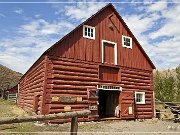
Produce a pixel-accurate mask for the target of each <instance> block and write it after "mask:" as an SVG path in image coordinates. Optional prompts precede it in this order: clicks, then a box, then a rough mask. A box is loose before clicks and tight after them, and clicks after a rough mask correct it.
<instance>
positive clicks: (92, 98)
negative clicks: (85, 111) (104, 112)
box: [87, 89, 99, 119]
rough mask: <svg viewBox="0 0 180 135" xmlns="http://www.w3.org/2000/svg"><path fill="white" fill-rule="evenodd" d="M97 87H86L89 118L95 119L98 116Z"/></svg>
mask: <svg viewBox="0 0 180 135" xmlns="http://www.w3.org/2000/svg"><path fill="white" fill-rule="evenodd" d="M98 92H99V90H98V89H87V96H88V106H89V110H90V111H91V115H90V116H89V119H96V118H99V115H98V98H99V97H98Z"/></svg>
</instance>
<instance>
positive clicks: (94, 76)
mask: <svg viewBox="0 0 180 135" xmlns="http://www.w3.org/2000/svg"><path fill="white" fill-rule="evenodd" d="M49 72H50V73H51V74H61V75H69V76H83V77H92V78H98V74H97V73H83V72H77V71H76V72H71V71H60V70H51V71H49Z"/></svg>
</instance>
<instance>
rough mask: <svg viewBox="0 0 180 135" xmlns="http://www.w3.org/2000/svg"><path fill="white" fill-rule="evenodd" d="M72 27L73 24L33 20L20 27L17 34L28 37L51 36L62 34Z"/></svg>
mask: <svg viewBox="0 0 180 135" xmlns="http://www.w3.org/2000/svg"><path fill="white" fill-rule="evenodd" d="M73 27H74V25H73V24H71V23H70V22H67V21H55V22H52V23H50V22H47V21H45V20H44V19H37V20H33V21H31V22H30V23H28V24H25V25H22V26H21V27H20V28H19V33H22V34H27V35H28V36H47V35H51V34H64V32H65V31H62V29H66V32H67V31H69V30H71V29H72V28H73Z"/></svg>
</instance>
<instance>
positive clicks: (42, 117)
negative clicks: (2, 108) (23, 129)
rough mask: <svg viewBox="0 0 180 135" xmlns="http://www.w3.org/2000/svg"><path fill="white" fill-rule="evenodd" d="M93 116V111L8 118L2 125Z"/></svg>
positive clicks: (3, 119) (2, 121)
mask: <svg viewBox="0 0 180 135" xmlns="http://www.w3.org/2000/svg"><path fill="white" fill-rule="evenodd" d="M90 114H91V111H89V110H84V111H76V112H66V113H59V114H49V115H36V116H26V117H22V116H21V117H8V118H1V119H0V125H1V124H11V123H21V122H32V121H44V120H55V119H66V118H72V117H84V116H88V115H90Z"/></svg>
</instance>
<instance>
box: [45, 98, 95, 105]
mask: <svg viewBox="0 0 180 135" xmlns="http://www.w3.org/2000/svg"><path fill="white" fill-rule="evenodd" d="M57 103H60V102H57V101H54V102H53V101H52V102H51V99H50V102H48V104H57ZM63 104H66V105H70V104H72V103H68V102H67V103H64V102H63ZM76 104H97V101H89V100H85V99H83V101H76Z"/></svg>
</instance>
